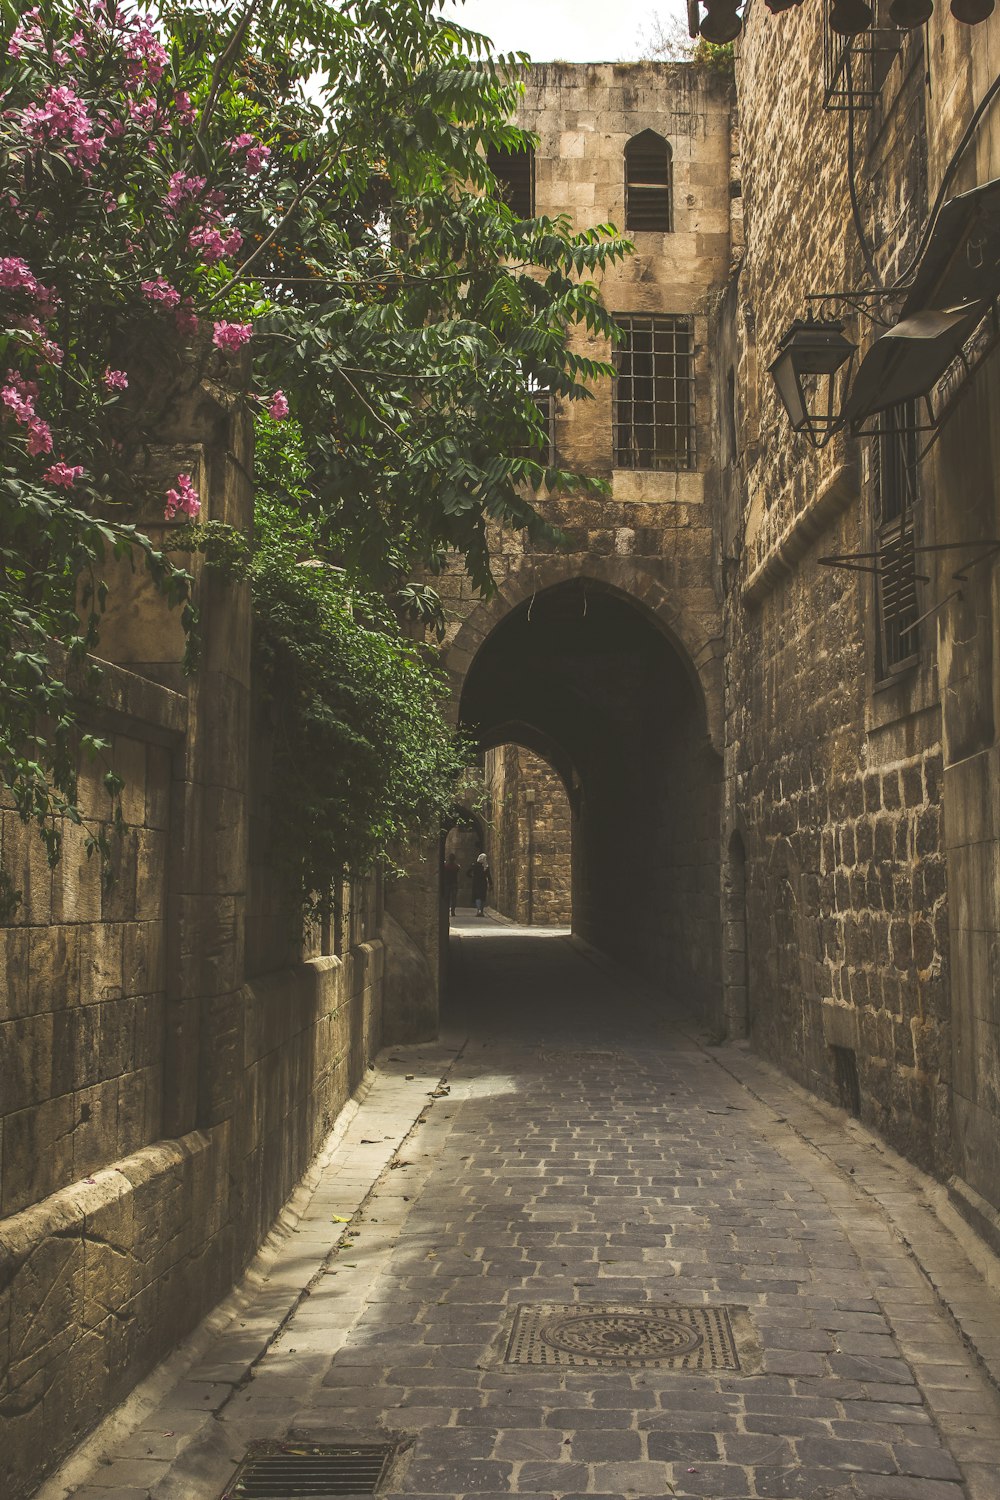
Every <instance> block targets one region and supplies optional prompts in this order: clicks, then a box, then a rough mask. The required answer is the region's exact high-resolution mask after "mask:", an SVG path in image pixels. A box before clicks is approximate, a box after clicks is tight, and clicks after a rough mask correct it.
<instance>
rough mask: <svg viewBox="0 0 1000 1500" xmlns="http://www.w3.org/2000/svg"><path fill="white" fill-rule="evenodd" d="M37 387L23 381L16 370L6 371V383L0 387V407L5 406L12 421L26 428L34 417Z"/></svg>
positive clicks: (30, 382) (31, 381) (31, 382)
mask: <svg viewBox="0 0 1000 1500" xmlns="http://www.w3.org/2000/svg"><path fill="white" fill-rule="evenodd" d="M37 395H38V386H37V385H36V384H35V382H34V381H33V380H25V378H24V376H23V375H21V374H20V373H19V371H17V370H8V371H7V377H6V383H5V384H4V385H3V386H2V387H0V405H2V406H6V408H7V410H8V411H9V412H10V413H12V415H13V417H14V420H15V421H16V422H20V423H21V424H22V425H24V426H26V425H27V424H28V423H29V422H30V421H31V419H32V417H33V416H34V415H35V397H36V396H37Z"/></svg>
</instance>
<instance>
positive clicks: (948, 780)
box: [715, 5, 1000, 1226]
mask: <svg viewBox="0 0 1000 1500" xmlns="http://www.w3.org/2000/svg"><path fill="white" fill-rule="evenodd" d="M825 24H826V22H825V17H824V13H823V11H822V9H821V8H817V9H816V10H812V11H808V10H807V8H803V9H802V10H801V11H800V10H795V11H789V12H787V13H785V14H782V15H779V16H773V15H770V14H768V13H767V12H766V10H761V11H759V12H758V11H756V10H755V11H754V12H753V13H752V14H751V15H749V16H748V17H747V22H746V27H745V33H744V36H743V38H742V40H741V42H740V44H739V47H738V49H737V50H738V57H737V95H738V101H739V124H740V136H741V139H740V160H741V173H740V175H741V182H742V203H743V213H744V228H745V252H744V255H743V257H742V259H741V262H740V264H739V266H738V269H737V272H736V274H735V276H734V278H733V281H732V282H731V284H730V288H729V291H728V292H727V296H726V300H725V306H724V308H723V309H722V310H721V313H720V319H719V323H718V326H717V331H718V341H717V344H716V350H715V357H716V361H717V367H716V371H715V377H716V382H717V391H718V398H717V399H718V402H719V405H720V408H722V409H725V407H726V406H727V405H728V413H729V426H728V431H727V432H726V433H725V434H724V442H723V451H722V466H723V475H722V482H723V490H724V493H725V496H726V503H725V508H724V516H723V530H722V538H721V540H722V554H723V560H724V561H723V566H724V569H725V575H726V580H727V585H728V586H727V592H726V648H725V651H726V697H727V702H726V722H727V727H726V734H725V740H726V750H725V759H726V774H725V783H724V784H725V815H724V828H723V835H724V838H725V839H726V840H733V841H735V842H734V843H733V844H731V845H730V847H732V848H734V849H736V850H737V851H738V857H734V858H733V860H732V862H731V868H730V870H729V871H728V872H727V873H728V877H729V878H728V884H729V887H730V888H731V890H733V891H734V892H738V893H739V900H740V902H741V903H742V906H743V912H742V924H743V925H742V930H743V932H744V933H745V944H744V947H743V951H742V953H737V954H736V961H737V966H738V967H740V968H741V970H742V973H743V974H744V975H745V976H746V977H747V978H748V981H749V983H748V988H747V1009H748V1014H749V1023H750V1029H751V1035H752V1038H753V1040H754V1041H755V1043H756V1044H757V1045H758V1046H760V1047H761V1048H762V1049H763V1050H764V1051H765V1052H766V1053H767V1054H768V1055H769V1056H770V1057H771V1058H773V1059H774V1060H775V1061H777V1062H779V1063H780V1064H781V1066H782V1067H784V1068H786V1069H787V1070H788V1071H789V1072H790V1073H791V1074H792V1075H793V1076H794V1077H795V1078H796V1079H798V1080H799V1081H800V1082H802V1083H804V1084H806V1085H807V1086H808V1087H809V1088H811V1089H813V1090H815V1091H816V1092H817V1093H819V1094H820V1095H823V1096H825V1097H826V1098H827V1099H830V1100H832V1101H835V1102H838V1103H840V1104H842V1105H844V1106H845V1107H846V1108H848V1109H849V1110H851V1111H852V1112H853V1113H856V1114H859V1115H860V1117H861V1119H862V1121H863V1122H865V1123H867V1124H870V1125H872V1126H873V1127H875V1128H877V1129H878V1130H879V1131H880V1132H881V1133H882V1134H883V1135H884V1136H885V1137H886V1138H888V1140H889V1141H890V1142H891V1143H892V1144H893V1145H894V1146H896V1147H897V1148H898V1149H899V1150H900V1151H902V1152H904V1153H905V1154H906V1155H908V1156H909V1157H911V1158H912V1159H914V1160H916V1161H917V1162H919V1163H920V1164H922V1165H923V1166H925V1167H927V1168H929V1169H930V1170H932V1171H933V1172H934V1173H935V1174H936V1175H937V1176H938V1177H940V1178H942V1179H948V1178H951V1179H952V1187H953V1193H954V1196H955V1198H956V1201H957V1202H959V1203H961V1204H964V1205H965V1206H966V1207H967V1208H968V1209H969V1211H970V1214H971V1216H972V1217H973V1218H976V1221H977V1223H979V1224H980V1226H982V1225H984V1224H986V1225H988V1224H990V1223H991V1222H992V1221H993V1219H994V1218H995V1216H996V1213H997V1210H998V1208H1000V1154H998V1150H997V1141H998V1139H1000V1114H998V1106H997V1088H996V1079H997V1076H998V1059H1000V1028H998V1026H997V1018H996V996H997V994H998V993H1000V984H998V979H1000V976H998V972H997V966H996V951H997V934H998V932H1000V879H998V874H997V870H998V866H997V846H998V838H1000V829H998V827H997V820H996V816H995V809H996V806H997V805H998V804H997V785H998V780H997V777H998V762H997V728H996V726H997V713H996V704H997V680H998V679H997V673H996V664H995V641H996V585H995V573H992V572H991V568H992V566H993V564H991V563H990V562H989V561H988V560H986V561H983V559H982V555H981V551H982V549H981V547H980V543H979V540H978V539H979V538H983V537H990V538H992V537H995V536H997V535H998V534H1000V533H998V530H997V527H998V524H1000V492H998V487H997V479H996V476H997V472H998V450H997V437H996V434H997V431H998V428H1000V424H998V422H997V412H998V410H1000V383H998V382H1000V375H998V371H997V364H996V356H995V355H994V356H993V357H992V358H991V359H990V360H988V361H987V363H986V364H985V365H984V366H983V368H982V369H981V370H980V372H979V374H978V375H977V376H976V377H975V378H974V379H973V380H972V381H971V382H968V383H967V385H966V388H965V394H964V395H963V397H962V401H961V403H960V404H959V405H958V406H956V407H955V409H954V412H953V414H952V415H951V416H949V418H948V420H947V422H946V423H945V425H944V426H943V427H942V428H941V429H940V432H939V435H938V436H937V438H936V440H935V441H934V442H933V445H931V443H930V440H929V437H928V434H927V433H917V434H912V435H911V436H910V437H902V438H901V437H898V436H893V435H891V434H889V435H887V434H886V432H885V423H886V422H888V423H889V424H890V426H891V425H892V424H893V423H895V424H896V426H897V427H898V428H901V429H903V432H904V434H905V433H906V432H907V430H908V427H907V424H908V423H909V428H911V429H912V427H913V426H914V425H918V424H919V423H920V422H922V421H923V420H924V419H923V415H922V413H923V408H922V407H920V408H918V413H917V415H916V416H913V417H911V418H907V417H906V415H905V413H903V412H901V411H900V410H898V409H897V410H896V411H895V413H889V414H886V415H885V416H884V417H883V418H880V419H879V420H880V421H881V422H882V423H883V427H882V430H881V431H879V430H877V428H876V424H874V423H872V422H868V423H866V424H865V426H864V430H863V431H862V433H861V434H860V436H857V437H854V436H851V435H849V434H847V433H844V432H841V433H839V434H837V435H836V436H834V438H833V440H832V441H830V442H829V443H828V444H827V445H826V446H825V447H821V448H820V449H817V448H815V447H814V446H813V445H812V444H811V443H810V442H809V441H808V440H807V439H806V437H805V436H804V435H798V436H797V435H795V434H794V433H793V432H792V431H791V430H790V428H789V424H788V421H787V418H786V416H785V413H784V411H783V410H782V409H781V407H780V405H779V403H778V400H777V397H776V393H775V390H774V388H773V385H772V382H771V381H770V379H769V377H768V375H767V373H766V371H767V366H768V365H769V364H770V362H771V361H772V360H773V358H774V356H775V353H776V351H777V346H778V342H779V340H780V338H781V336H782V334H783V333H784V331H785V330H786V329H787V328H788V326H789V325H790V323H791V322H792V320H793V319H794V318H797V317H802V316H804V315H806V314H807V313H808V312H809V310H810V309H812V310H813V311H815V310H816V309H817V307H818V304H817V303H816V302H815V301H812V302H810V301H809V300H808V299H809V296H810V294H813V293H816V292H819V291H825V290H828V289H838V288H840V289H843V288H860V289H869V288H871V287H872V286H873V283H874V279H875V273H877V278H878V280H879V281H880V283H881V284H882V285H883V286H885V287H889V288H891V287H892V286H893V284H894V283H895V282H896V281H897V280H898V279H899V278H900V277H902V278H903V280H904V283H906V284H908V283H909V281H910V280H911V279H912V278H911V276H910V272H909V270H908V269H907V268H908V267H910V263H911V261H912V260H913V258H914V256H915V255H916V254H917V252H918V250H919V248H920V244H921V237H922V235H923V233H924V231H925V229H926V228H927V227H928V215H929V212H930V208H931V205H932V204H933V202H934V200H935V195H936V194H937V193H938V191H939V188H940V187H941V186H942V183H944V185H945V197H951V196H953V195H955V194H958V193H961V192H964V191H967V190H969V189H971V188H974V187H975V186H976V185H977V184H982V183H985V182H986V181H987V180H988V179H990V178H992V177H993V176H995V165H994V163H995V160H996V150H997V140H998V133H997V132H998V126H997V124H996V116H995V115H994V114H988V115H986V116H985V117H984V119H983V121H982V123H981V126H980V128H979V131H978V134H976V135H975V136H974V138H973V140H972V143H971V145H970V146H969V149H968V150H967V151H966V152H965V154H964V155H963V156H961V157H958V158H955V161H954V166H955V168H956V170H955V171H954V172H951V173H950V176H949V178H948V180H947V181H945V174H946V172H949V170H950V169H949V163H951V162H952V158H953V155H954V153H955V150H956V147H957V146H958V144H959V142H960V140H961V138H962V136H963V133H964V131H965V129H966V126H967V125H968V124H969V122H970V120H971V117H972V113H973V110H974V108H975V106H976V104H977V103H978V102H979V101H980V100H981V99H982V98H983V96H984V94H985V91H986V88H987V87H988V85H989V84H990V82H991V81H992V79H993V78H994V76H995V74H996V55H995V39H994V38H993V37H992V36H991V34H990V33H989V32H988V30H987V28H985V27H970V26H965V25H962V24H960V23H959V22H958V21H957V20H956V18H955V17H954V16H952V15H951V14H950V13H949V11H948V8H947V6H940V5H939V6H937V7H935V11H934V15H933V17H932V18H931V21H930V23H929V25H928V27H927V29H926V31H924V30H923V29H918V30H912V31H907V32H899V33H897V32H895V31H885V32H882V33H880V34H879V35H880V41H879V43H878V46H879V47H881V49H882V50H881V52H879V53H877V54H876V67H877V74H878V76H877V78H875V79H874V81H873V82H872V87H871V90H870V91H869V94H868V95H866V96H865V98H864V99H862V100H861V101H860V105H859V108H858V110H857V113H856V117H855V119H854V121H853V124H850V125H849V122H848V119H847V116H846V114H845V112H844V111H843V110H838V109H835V108H830V107H827V106H828V105H829V104H830V102H831V101H830V100H829V99H828V98H827V97H826V95H825V89H824V85H825V81H826V78H828V76H829V75H828V74H826V75H825V74H824V57H825V55H826V56H827V57H828V56H829V55H830V53H829V49H830V47H831V46H832V47H833V49H834V53H835V55H839V52H838V49H840V50H842V49H843V48H845V47H846V46H847V45H848V44H847V43H846V42H845V41H844V40H843V39H839V38H837V37H835V36H833V35H832V33H831V34H828V35H826V36H825V37H824V27H825ZM824 49H826V54H825V52H824ZM855 66H856V67H859V66H861V64H860V63H859V62H858V59H857V58H855ZM842 76H843V75H842ZM849 128H850V129H853V130H854V144H855V148H856V151H855V159H854V162H853V168H852V169H853V172H854V182H853V186H854V188H855V189H856V197H857V205H858V207H857V215H856V216H855V214H854V213H853V212H852V204H851V199H850V191H849V189H850V186H851V184H850V183H849V177H848V171H849V163H848V160H847V156H846V150H845V147H846V138H847V131H848V129H849ZM858 224H860V230H861V233H862V234H863V235H864V237H865V240H866V242H867V256H866V253H865V252H864V251H863V249H862V244H861V240H860V238H859V229H858ZM951 253H952V254H953V255H955V256H959V257H960V256H961V255H963V254H964V253H966V252H965V251H964V250H963V249H962V248H961V246H960V245H956V246H953V247H952V249H951ZM968 253H969V254H970V255H974V253H975V252H974V251H972V250H971V249H970V250H969V252H968ZM868 262H870V264H869V263H868ZM873 266H874V271H873V269H872V267H873ZM910 269H912V267H910ZM929 295H933V289H931V291H930V293H929ZM901 303H902V298H901V296H893V295H889V294H887V295H884V296H880V297H878V298H876V299H875V300H873V301H872V302H871V303H870V304H869V306H871V307H874V308H876V309H877V312H878V317H879V318H881V319H883V320H885V321H886V322H888V323H891V322H893V321H894V320H895V318H896V317H897V316H898V315H899V311H900V307H901ZM928 305H930V306H935V305H937V304H936V303H934V302H933V301H931V302H930V303H929V304H928ZM858 306H859V304H858V302H857V299H853V300H852V299H851V298H848V299H846V300H843V299H842V300H837V299H834V300H833V301H832V302H829V303H827V304H825V305H824V310H825V313H826V314H828V315H830V316H836V317H838V318H843V319H844V321H845V325H846V329H845V331H846V333H847V336H848V337H849V338H850V339H851V340H852V342H854V343H856V344H857V345H858V350H859V355H864V353H865V352H866V350H867V349H868V348H869V347H870V345H871V343H872V341H873V339H874V338H875V337H876V336H877V335H878V333H880V332H881V327H880V326H879V325H878V322H877V320H875V321H873V320H872V319H871V318H870V317H867V316H859V315H858ZM906 443H909V444H910V450H911V451H908V450H907V449H906V446H905V445H906ZM925 450H926V451H925ZM897 460H898V461H897ZM897 514H898V515H901V516H902V517H903V519H904V520H905V522H906V525H907V528H912V530H910V531H909V535H910V537H911V540H912V550H910V551H909V552H908V553H907V554H906V556H905V557H903V561H902V562H901V564H900V566H901V567H903V568H905V569H908V570H909V571H908V573H907V574H906V577H907V578H909V579H910V581H911V584H912V598H913V599H915V605H913V606H912V607H911V606H907V608H908V609H909V613H908V614H907V615H906V616H905V617H903V616H901V617H899V618H898V619H897V618H896V617H895V615H894V609H895V605H894V603H893V595H892V590H891V587H890V585H891V578H890V577H889V575H888V573H887V572H886V569H887V568H888V565H889V553H888V552H887V551H886V550H885V548H886V547H887V545H888V543H887V542H886V540H885V539H886V537H887V536H888V532H887V530H886V528H887V526H888V525H889V524H890V523H891V522H892V520H893V517H894V516H896V515H897ZM907 546H909V543H908V544H907ZM939 549H940V550H939ZM905 551H906V549H905V548H904V547H903V546H902V544H900V556H901V557H902V556H903V553H904V552H905ZM876 554H878V561H879V567H880V568H881V570H882V571H881V574H880V576H878V577H876V575H875V573H874V572H873V571H868V572H866V571H863V570H861V571H843V570H841V569H836V570H834V569H831V568H829V567H824V566H821V563H822V562H823V560H824V559H829V558H831V557H833V558H834V559H839V560H840V561H841V562H847V563H853V564H854V565H855V566H856V567H857V566H858V565H860V566H861V568H862V569H863V567H864V565H865V563H866V562H867V563H871V562H872V560H873V558H875V556H876ZM959 559H962V564H960V563H959ZM976 559H978V561H976ZM966 561H973V562H974V566H973V567H971V568H968V569H966V568H964V566H963V565H964V563H965V562H966ZM958 573H961V574H962V576H961V577H958V576H957V574H958ZM900 597H903V594H902V593H901V595H900ZM906 597H910V596H906ZM893 630H898V632H899V633H898V635H897V636H895V637H894V636H893V634H892V632H893ZM740 860H742V861H743V863H742V865H741V864H740ZM733 930H734V931H737V930H740V919H739V916H737V918H736V919H735V921H734V928H733ZM977 1204H978V1205H979V1207H975V1205H977Z"/></svg>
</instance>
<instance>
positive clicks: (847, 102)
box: [823, 0, 906, 110]
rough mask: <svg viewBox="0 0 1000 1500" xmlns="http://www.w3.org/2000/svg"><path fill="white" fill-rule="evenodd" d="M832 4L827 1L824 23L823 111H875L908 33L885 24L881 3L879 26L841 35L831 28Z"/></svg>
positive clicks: (884, 12) (884, 11)
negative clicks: (883, 87) (856, 33)
mask: <svg viewBox="0 0 1000 1500" xmlns="http://www.w3.org/2000/svg"><path fill="white" fill-rule="evenodd" d="M832 4H833V0H826V6H825V12H824V22H823V108H824V109H861V110H868V109H874V107H875V105H876V104H877V103H878V102H879V99H880V97H881V94H882V85H883V83H884V82H885V80H886V76H887V75H888V72H889V69H890V68H891V67H892V64H893V61H894V59H895V58H896V56H897V55H898V53H899V52H900V51H901V50H902V47H903V42H904V39H905V37H906V32H905V31H900V30H899V28H898V27H897V26H894V25H892V24H891V23H890V24H888V25H886V24H885V22H886V21H888V13H887V6H886V5H884V4H882V5H878V6H877V10H878V14H877V17H876V19H877V21H878V22H879V24H878V25H876V26H872V27H870V28H869V30H868V31H862V32H861V33H860V35H859V36H853V37H847V36H841V35H840V34H839V33H838V32H836V31H834V29H833V27H832V26H831V25H830V10H831V7H832Z"/></svg>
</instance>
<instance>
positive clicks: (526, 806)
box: [486, 745, 573, 927]
mask: <svg viewBox="0 0 1000 1500" xmlns="http://www.w3.org/2000/svg"><path fill="white" fill-rule="evenodd" d="M486 785H487V788H488V791H489V798H490V804H489V823H488V832H487V853H488V854H489V859H490V869H491V870H492V872H493V885H494V890H493V900H492V905H494V906H495V907H496V909H497V911H499V912H502V913H503V915H504V916H505V917H510V918H512V919H513V921H515V922H523V923H526V924H528V925H529V926H536V927H568V926H569V925H570V922H571V921H572V916H573V893H572V881H573V868H572V861H573V851H572V837H573V830H572V814H571V810H570V805H569V797H568V795H567V792H566V788H565V787H564V786H563V784H562V782H561V781H560V779H559V776H558V774H557V773H556V772H555V771H554V770H553V769H552V767H551V766H550V765H548V763H547V762H546V761H544V760H543V759H542V758H541V756H540V755H534V754H533V753H532V752H531V751H530V750H523V749H521V748H520V747H519V746H517V745H502V746H500V747H499V748H498V749H496V750H490V751H488V752H487V755H486Z"/></svg>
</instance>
